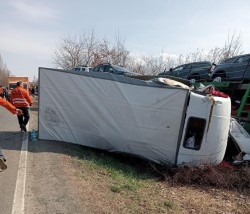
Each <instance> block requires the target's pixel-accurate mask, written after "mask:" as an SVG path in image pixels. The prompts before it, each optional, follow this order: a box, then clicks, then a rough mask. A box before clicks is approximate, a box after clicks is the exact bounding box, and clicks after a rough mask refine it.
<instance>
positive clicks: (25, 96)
mask: <svg viewBox="0 0 250 214" xmlns="http://www.w3.org/2000/svg"><path fill="white" fill-rule="evenodd" d="M10 102H11V103H12V104H13V106H15V107H16V108H18V109H21V110H22V112H23V114H22V115H17V118H18V123H19V126H20V128H21V131H25V132H27V128H26V125H27V123H28V122H29V119H30V114H29V107H30V106H32V99H31V97H30V95H29V92H28V91H27V90H25V89H24V88H23V83H22V82H21V81H19V82H17V83H16V88H15V89H13V90H12V92H11V95H10Z"/></svg>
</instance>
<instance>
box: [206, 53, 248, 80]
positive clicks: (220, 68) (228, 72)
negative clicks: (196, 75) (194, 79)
mask: <svg viewBox="0 0 250 214" xmlns="http://www.w3.org/2000/svg"><path fill="white" fill-rule="evenodd" d="M210 79H211V80H214V81H219V82H220V81H222V80H225V81H227V80H228V81H232V80H235V81H237V80H242V81H244V82H249V81H250V54H245V55H239V56H235V57H232V58H228V59H226V60H224V61H222V62H221V63H220V64H218V65H217V66H215V68H214V69H213V70H212V71H211V74H210Z"/></svg>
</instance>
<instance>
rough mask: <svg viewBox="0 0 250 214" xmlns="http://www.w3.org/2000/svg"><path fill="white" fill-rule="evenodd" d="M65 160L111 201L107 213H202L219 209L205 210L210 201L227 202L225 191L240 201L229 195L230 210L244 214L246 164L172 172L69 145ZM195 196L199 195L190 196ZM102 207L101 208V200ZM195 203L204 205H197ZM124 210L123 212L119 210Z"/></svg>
mask: <svg viewBox="0 0 250 214" xmlns="http://www.w3.org/2000/svg"><path fill="white" fill-rule="evenodd" d="M71 156H72V157H73V158H74V160H75V163H76V164H77V165H76V167H75V170H76V172H77V174H78V175H79V176H80V177H81V178H82V179H83V180H85V181H86V182H87V183H88V184H90V185H92V186H94V185H95V188H96V189H98V190H97V191H103V192H105V193H103V194H105V197H106V200H109V201H112V202H109V203H111V204H112V208H110V209H115V208H114V207H116V209H117V210H116V211H113V213H189V212H192V213H193V212H194V210H195V211H196V212H198V213H203V212H204V211H205V210H206V209H218V210H219V208H220V206H222V205H221V204H220V202H218V204H216V205H214V206H216V207H217V208H211V203H214V202H211V201H213V199H212V198H213V197H220V198H221V200H222V201H223V200H226V202H224V203H228V202H227V201H228V200H229V199H228V198H227V197H225V195H223V194H225V193H224V192H225V191H233V193H230V194H232V195H234V194H235V195H238V196H239V197H240V198H241V199H240V200H241V201H238V202H234V199H233V197H232V198H231V202H230V203H235V204H234V207H236V208H234V209H235V210H236V209H238V210H237V212H238V213H246V212H250V204H249V203H248V202H247V201H248V199H249V197H248V196H249V195H250V168H249V166H244V167H240V168H235V169H231V168H227V167H223V166H220V165H219V166H211V165H203V166H201V167H182V168H174V167H169V166H162V165H157V164H154V163H152V162H149V161H146V160H143V159H140V158H136V157H133V156H130V155H124V154H117V153H109V152H105V151H103V150H98V149H92V148H87V147H82V146H79V145H73V146H72V147H71ZM92 180H93V182H92V183H89V182H91V181H92ZM98 185H99V186H98ZM182 191H183V192H182ZM197 193H198V194H200V197H199V196H198V197H196V194H197ZM222 193H223V194H222ZM220 194H222V195H220ZM241 194H244V196H241ZM204 195H206V196H204ZM206 197H211V199H210V200H207V199H206ZM226 198H227V199H226ZM100 200H103V199H100ZM100 203H101V202H100ZM103 203H104V204H105V205H106V204H107V201H104V202H103ZM200 203H204V204H203V205H202V206H201V205H200ZM206 203H207V204H206ZM209 204H210V205H209ZM110 206H111V205H110ZM124 209H126V212H125V211H122V210H124ZM228 209H232V208H228ZM187 210H188V211H187ZM190 210H191V211H190ZM213 212H214V211H212V212H207V213H213ZM110 213H111V212H110Z"/></svg>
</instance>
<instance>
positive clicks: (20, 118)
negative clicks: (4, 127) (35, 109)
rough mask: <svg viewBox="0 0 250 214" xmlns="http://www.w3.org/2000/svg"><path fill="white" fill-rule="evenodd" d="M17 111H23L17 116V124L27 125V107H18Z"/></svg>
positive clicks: (28, 117) (28, 115)
mask: <svg viewBox="0 0 250 214" xmlns="http://www.w3.org/2000/svg"><path fill="white" fill-rule="evenodd" d="M18 109H21V110H22V111H23V115H17V118H18V123H19V125H20V128H21V125H25V126H26V125H27V123H28V122H29V119H30V112H29V107H18Z"/></svg>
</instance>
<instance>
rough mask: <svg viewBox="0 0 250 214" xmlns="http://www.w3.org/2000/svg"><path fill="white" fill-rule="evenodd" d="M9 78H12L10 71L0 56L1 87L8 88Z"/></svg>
mask: <svg viewBox="0 0 250 214" xmlns="http://www.w3.org/2000/svg"><path fill="white" fill-rule="evenodd" d="M9 76H10V71H9V70H8V68H7V66H6V64H5V63H4V61H3V59H2V56H1V54H0V85H4V86H7V85H8V77H9Z"/></svg>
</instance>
